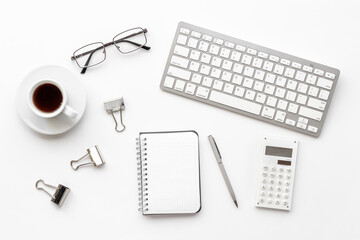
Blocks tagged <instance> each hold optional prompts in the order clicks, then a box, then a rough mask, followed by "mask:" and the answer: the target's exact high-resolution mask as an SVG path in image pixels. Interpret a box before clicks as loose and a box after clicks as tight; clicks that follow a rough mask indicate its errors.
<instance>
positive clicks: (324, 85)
mask: <svg viewBox="0 0 360 240" xmlns="http://www.w3.org/2000/svg"><path fill="white" fill-rule="evenodd" d="M316 85H317V86H319V87H322V88H326V89H328V90H330V89H331V88H332V85H333V82H332V81H331V80H327V79H325V78H321V77H320V78H319V80H318V81H317V83H316Z"/></svg>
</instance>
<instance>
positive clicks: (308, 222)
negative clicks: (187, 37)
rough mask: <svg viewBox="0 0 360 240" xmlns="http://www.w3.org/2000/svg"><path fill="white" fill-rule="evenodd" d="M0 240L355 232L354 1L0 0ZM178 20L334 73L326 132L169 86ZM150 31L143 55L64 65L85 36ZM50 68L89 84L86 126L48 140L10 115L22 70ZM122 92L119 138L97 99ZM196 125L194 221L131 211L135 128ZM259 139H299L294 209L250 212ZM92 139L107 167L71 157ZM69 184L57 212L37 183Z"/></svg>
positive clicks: (358, 231)
mask: <svg viewBox="0 0 360 240" xmlns="http://www.w3.org/2000/svg"><path fill="white" fill-rule="evenodd" d="M0 13H1V14H0V22H1V37H0V39H1V40H0V41H1V44H0V54H1V57H0V66H1V80H0V89H1V94H0V107H1V120H0V121H1V124H0V134H1V145H0V149H1V155H0V156H1V165H0V189H1V198H0V239H24V238H29V239H49V238H51V239H67V238H69V239H75V238H82V239H85V238H86V239H170V238H171V239H205V238H206V239H220V238H221V239H240V238H241V239H260V238H264V239H265V238H266V239H289V237H290V238H291V239H340V238H341V239H359V238H360V228H359V222H360V217H359V216H360V215H359V214H360V207H359V206H360V205H359V201H360V193H359V186H358V184H357V183H359V178H358V176H357V175H358V173H359V169H360V161H359V152H358V149H359V141H358V139H357V138H356V136H358V134H359V132H360V127H359V122H358V120H359V117H360V114H359V113H360V112H359V107H358V104H359V102H360V94H359V93H358V91H359V89H360V81H359V62H358V56H359V55H360V47H359V42H360V34H359V32H360V30H359V27H358V23H359V21H360V2H359V1H356V0H353V1H350V0H348V1H346V0H345V1H344V0H343V1H329V0H321V1H313V0H312V1H310V0H302V1H297V2H291V1H285V0H284V1H266V0H264V1H254V0H253V1H226V0H222V1H194V0H189V1H187V0H181V1H163V2H160V1H140V0H137V1H104V0H103V1H38V0H32V1H15V0H14V1H6V3H5V2H4V1H3V2H2V3H1V8H0ZM179 21H186V22H189V23H193V24H196V25H199V26H202V27H205V28H209V29H212V30H215V31H218V32H221V33H225V34H228V35H231V36H234V37H238V38H240V39H244V40H247V41H250V42H254V43H258V44H260V45H263V46H267V47H270V48H273V49H276V50H280V51H283V52H287V53H290V54H293V55H297V56H299V57H303V58H306V59H310V60H313V61H316V62H320V63H323V64H326V65H329V66H333V67H336V68H338V69H340V70H341V75H340V79H339V82H338V85H337V89H336V91H335V95H334V98H333V102H332V104H331V107H330V110H329V112H328V115H327V120H326V122H325V125H324V128H323V132H322V134H321V136H320V137H319V138H312V137H308V136H306V135H302V134H298V133H296V132H293V131H289V130H286V129H282V128H280V127H276V126H273V125H270V124H266V123H263V122H261V121H257V120H253V119H251V118H247V117H243V116H241V115H237V114H234V113H231V112H227V111H224V110H221V109H217V108H214V107H211V106H208V105H205V104H202V103H198V102H195V101H192V100H188V99H185V98H182V97H179V96H176V95H172V94H169V93H166V92H163V91H161V90H160V88H159V83H160V80H161V76H162V72H163V68H164V64H165V62H166V59H167V56H168V51H169V48H170V46H171V43H172V39H173V35H174V32H175V29H176V26H177V23H178V22H179ZM137 26H140V27H146V28H147V29H148V30H149V32H148V35H147V36H148V45H149V46H151V50H150V51H149V52H145V51H138V52H136V53H133V54H131V55H121V54H119V52H118V51H117V50H116V49H115V48H111V47H109V48H108V49H107V53H108V56H107V60H106V62H105V63H103V64H102V65H101V66H98V67H96V68H93V69H89V71H88V72H87V73H86V74H85V75H80V74H79V72H80V70H79V68H78V67H77V66H76V65H75V64H74V63H73V62H71V61H70V56H71V55H72V52H73V51H74V50H76V49H77V48H79V47H81V46H82V45H85V44H87V43H91V42H96V41H103V42H106V41H110V40H111V39H112V37H113V36H114V35H115V34H117V33H118V32H121V31H123V30H126V29H128V28H132V27H137ZM47 64H57V65H61V66H65V67H67V68H68V69H70V70H71V71H73V72H74V73H75V74H76V75H77V76H78V77H79V79H80V81H81V82H82V83H83V85H84V86H85V88H86V91H87V100H88V101H87V103H88V104H87V109H86V113H85V115H84V117H83V119H82V121H81V122H80V123H79V124H78V125H77V126H76V127H75V128H74V129H72V130H71V131H69V132H68V133H66V134H63V135H60V136H56V137H47V136H42V135H39V134H37V133H35V132H33V131H32V130H31V129H30V128H29V127H28V126H26V125H25V124H24V123H23V122H22V121H21V119H20V118H19V117H18V115H17V113H16V110H15V107H14V106H15V101H16V99H15V94H16V91H17V88H18V86H19V85H20V83H21V81H22V78H23V77H24V76H25V75H26V74H27V73H28V72H29V71H31V70H32V69H34V68H36V67H38V66H41V65H47ZM118 96H123V97H124V99H125V104H126V110H125V112H124V115H123V117H124V122H125V123H126V125H127V129H126V131H125V132H124V133H121V134H118V133H116V132H115V131H114V130H113V127H114V125H113V120H112V118H111V116H110V115H108V114H106V113H105V110H104V107H103V102H104V101H106V100H108V99H112V98H114V97H118ZM186 129H194V130H196V131H197V132H198V133H199V135H200V151H201V181H202V203H203V207H202V210H201V212H200V213H198V214H196V215H193V216H173V217H145V216H142V215H141V214H140V213H138V212H137V181H136V160H135V138H136V136H137V134H138V132H139V131H149V130H153V131H158V130H186ZM209 134H212V135H213V136H214V137H215V139H216V140H217V143H218V146H219V148H220V150H221V153H222V155H223V159H224V164H225V167H226V169H227V171H228V175H229V177H230V180H231V182H232V184H233V187H234V189H235V193H236V195H237V198H238V201H239V209H236V208H235V207H234V204H233V203H232V201H231V199H230V196H229V193H228V192H227V189H226V187H225V184H224V181H223V179H222V177H221V174H220V171H219V169H218V167H217V165H216V162H215V159H214V156H213V153H212V151H211V148H210V145H209V143H208V140H207V135H209ZM265 135H275V136H279V137H287V138H295V139H298V140H299V143H300V144H299V152H298V153H299V154H298V162H297V168H296V179H295V192H294V196H293V206H292V207H293V208H292V210H291V211H290V212H283V211H273V210H264V209H257V208H255V207H254V199H255V192H256V191H255V190H256V187H257V184H256V183H257V182H256V180H257V173H258V167H259V165H258V164H259V160H260V158H261V145H262V138H263V136H265ZM95 144H97V145H99V147H100V149H101V151H102V153H103V156H104V159H105V161H106V165H105V166H104V167H103V168H101V169H95V168H85V169H81V170H79V171H77V172H75V171H73V170H72V169H71V168H70V166H69V161H70V160H71V159H76V158H79V157H81V156H82V155H83V154H85V152H86V148H88V147H91V146H93V145H95ZM39 178H43V179H44V180H46V181H47V182H48V183H51V184H55V185H57V184H58V183H62V184H64V185H65V186H68V187H70V189H71V192H70V194H69V196H68V199H66V201H65V203H64V205H63V206H62V207H61V208H57V207H56V206H55V205H54V204H53V203H51V202H50V198H49V196H47V195H46V194H45V193H43V192H40V191H37V190H36V189H35V187H34V184H35V182H36V180H38V179H39Z"/></svg>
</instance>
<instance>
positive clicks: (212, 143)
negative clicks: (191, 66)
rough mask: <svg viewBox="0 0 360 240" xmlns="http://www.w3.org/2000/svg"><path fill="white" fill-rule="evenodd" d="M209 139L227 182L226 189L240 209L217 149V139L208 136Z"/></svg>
mask: <svg viewBox="0 0 360 240" xmlns="http://www.w3.org/2000/svg"><path fill="white" fill-rule="evenodd" d="M208 139H209V142H210V145H211V148H212V150H213V152H214V155H215V158H216V161H217V163H218V166H219V168H220V171H221V174H222V176H223V178H224V180H225V183H226V187H227V189H228V190H229V193H230V195H231V198H232V200H233V201H234V203H235V206H236V207H238V203H237V201H236V196H235V193H234V190H233V188H232V186H231V183H230V180H229V177H228V175H227V174H226V171H225V168H224V165H223V163H222V158H221V155H220V151H219V148H218V147H217V145H216V142H215V139H214V138H213V136H211V135H209V136H208Z"/></svg>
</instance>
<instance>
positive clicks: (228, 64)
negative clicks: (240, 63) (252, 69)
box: [222, 60, 233, 70]
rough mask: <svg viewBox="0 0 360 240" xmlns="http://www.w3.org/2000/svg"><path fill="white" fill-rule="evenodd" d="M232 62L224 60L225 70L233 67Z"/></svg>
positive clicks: (223, 66)
mask: <svg viewBox="0 0 360 240" xmlns="http://www.w3.org/2000/svg"><path fill="white" fill-rule="evenodd" d="M232 64H233V63H232V62H231V61H228V60H224V62H223V65H222V68H223V69H225V70H230V69H231V67H232Z"/></svg>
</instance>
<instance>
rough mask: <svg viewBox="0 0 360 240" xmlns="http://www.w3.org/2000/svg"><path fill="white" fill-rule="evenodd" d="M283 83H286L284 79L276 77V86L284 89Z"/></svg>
mask: <svg viewBox="0 0 360 240" xmlns="http://www.w3.org/2000/svg"><path fill="white" fill-rule="evenodd" d="M285 83H286V78H284V77H277V79H276V85H278V86H280V87H285Z"/></svg>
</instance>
